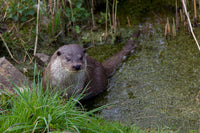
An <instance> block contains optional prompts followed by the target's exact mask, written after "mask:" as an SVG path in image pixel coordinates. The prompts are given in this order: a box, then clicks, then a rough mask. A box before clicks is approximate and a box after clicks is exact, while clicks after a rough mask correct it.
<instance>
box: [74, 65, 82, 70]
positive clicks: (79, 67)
mask: <svg viewBox="0 0 200 133" xmlns="http://www.w3.org/2000/svg"><path fill="white" fill-rule="evenodd" d="M73 69H74V70H77V71H78V70H80V69H81V65H74V66H73Z"/></svg>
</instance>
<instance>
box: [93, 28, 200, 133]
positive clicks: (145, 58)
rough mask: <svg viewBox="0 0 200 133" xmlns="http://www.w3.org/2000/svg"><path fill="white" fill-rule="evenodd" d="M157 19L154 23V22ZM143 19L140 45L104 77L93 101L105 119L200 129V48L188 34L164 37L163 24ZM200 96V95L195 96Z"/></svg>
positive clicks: (146, 124) (182, 128) (178, 128)
mask: <svg viewBox="0 0 200 133" xmlns="http://www.w3.org/2000/svg"><path fill="white" fill-rule="evenodd" d="M155 25H156V24H155ZM155 25H152V24H146V25H143V26H142V27H141V28H142V29H146V28H148V31H147V32H146V31H145V34H144V33H143V34H142V35H141V37H140V46H139V49H137V50H136V51H135V52H134V53H133V54H132V56H131V57H130V58H129V59H128V60H127V61H126V62H124V63H123V64H122V66H121V67H120V69H118V71H117V72H116V73H115V74H114V75H113V77H112V78H111V79H110V80H109V85H108V89H107V91H106V92H104V93H103V94H101V95H100V96H98V97H97V98H95V99H94V100H93V102H92V106H93V107H99V106H101V105H105V104H110V105H112V106H109V107H108V108H106V109H103V110H102V111H100V115H101V116H103V117H104V118H106V119H109V120H116V121H121V122H128V123H131V124H134V125H137V126H139V127H143V128H160V127H162V128H166V129H174V130H180V131H184V132H187V131H189V130H199V129H200V127H199V126H200V105H198V104H197V101H196V99H195V97H196V95H197V93H198V91H199V90H200V52H199V51H198V49H197V46H196V44H195V42H194V41H193V39H192V37H191V36H190V35H187V34H184V33H182V32H183V31H181V32H178V33H177V34H178V36H177V37H176V38H174V39H171V40H168V41H167V40H166V39H164V35H163V34H164V31H163V27H162V28H160V27H156V28H155ZM199 98H200V97H199Z"/></svg>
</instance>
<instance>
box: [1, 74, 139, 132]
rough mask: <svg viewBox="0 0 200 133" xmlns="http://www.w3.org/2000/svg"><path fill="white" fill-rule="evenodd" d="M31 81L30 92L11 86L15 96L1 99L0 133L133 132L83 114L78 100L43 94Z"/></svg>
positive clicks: (84, 112)
mask: <svg viewBox="0 0 200 133" xmlns="http://www.w3.org/2000/svg"><path fill="white" fill-rule="evenodd" d="M37 79H38V80H37V84H36V81H35V80H34V81H33V83H32V87H31V89H27V88H28V87H24V88H23V89H20V88H19V87H17V86H15V89H14V90H15V92H16V95H9V94H7V95H4V94H3V95H1V98H2V100H1V102H0V132H2V133H5V132H20V133H21V132H61V131H70V132H86V133H87V132H133V131H137V132H138V129H135V128H133V127H131V126H130V127H129V126H123V125H121V124H119V123H114V124H113V123H111V122H108V121H105V120H103V119H102V118H99V117H97V116H95V115H94V114H93V113H94V112H96V111H98V110H100V109H102V108H103V107H100V108H98V109H94V110H91V111H88V112H87V111H85V110H84V108H83V107H82V105H81V106H79V105H80V103H79V100H80V99H81V98H82V96H81V95H80V96H78V97H76V98H75V97H73V96H72V97H71V98H69V99H68V100H66V99H64V98H63V97H62V95H61V94H62V92H50V91H46V92H43V89H42V81H41V80H40V79H39V77H38V78H37Z"/></svg>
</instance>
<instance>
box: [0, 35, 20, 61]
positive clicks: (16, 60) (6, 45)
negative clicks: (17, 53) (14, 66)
mask: <svg viewBox="0 0 200 133" xmlns="http://www.w3.org/2000/svg"><path fill="white" fill-rule="evenodd" d="M0 37H1V40H2V41H3V43H4V45H5V47H6V49H7V50H8V53H9V55H10V57H11V58H12V59H13V60H14V61H15V62H17V63H18V64H20V62H19V61H17V60H16V59H15V58H14V57H13V55H12V53H11V52H10V49H9V48H8V45H7V44H6V42H5V40H4V38H3V36H2V35H1V34H0Z"/></svg>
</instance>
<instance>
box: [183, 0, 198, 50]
mask: <svg viewBox="0 0 200 133" xmlns="http://www.w3.org/2000/svg"><path fill="white" fill-rule="evenodd" d="M182 3H183V7H184V10H185V15H186V17H187V19H188V23H189V27H190V31H191V33H192V36H193V38H194V40H195V42H196V44H197V47H198V49H199V51H200V46H199V43H198V41H197V39H196V36H195V34H194V32H193V29H192V25H191V22H190V18H189V15H188V12H187V9H186V6H185V1H184V0H182Z"/></svg>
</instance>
